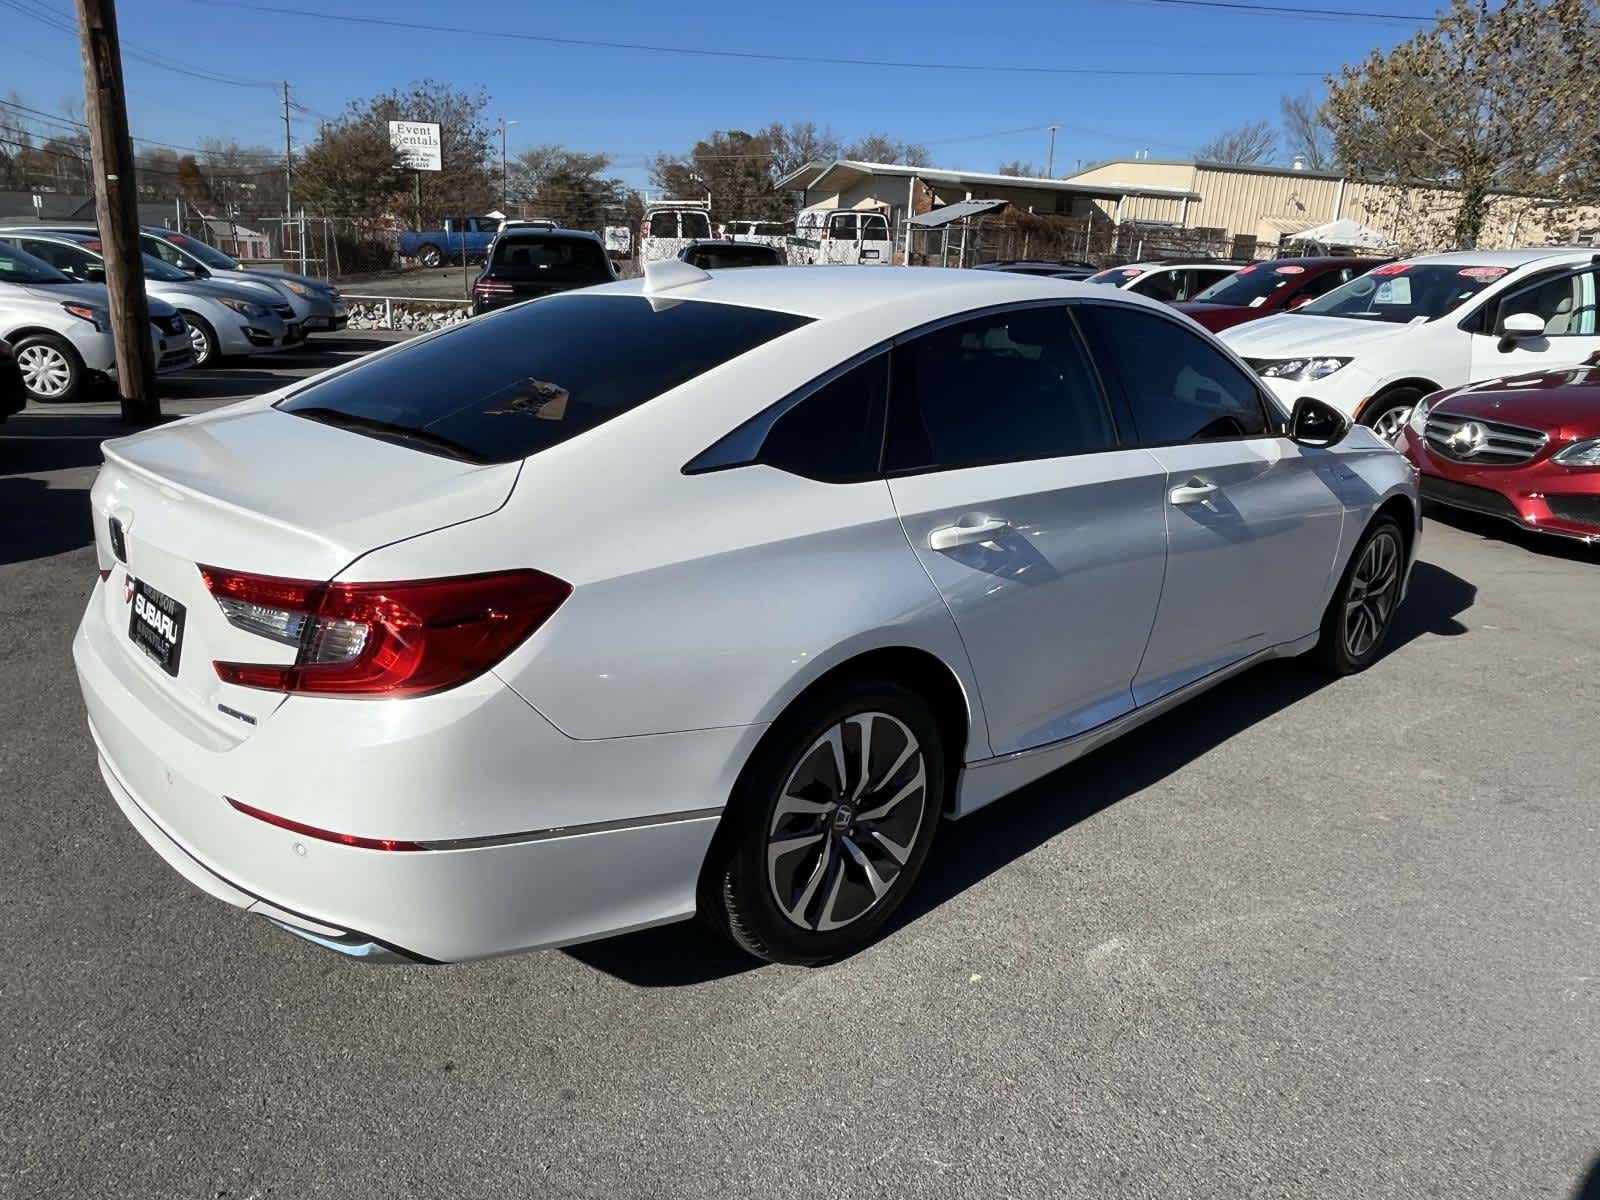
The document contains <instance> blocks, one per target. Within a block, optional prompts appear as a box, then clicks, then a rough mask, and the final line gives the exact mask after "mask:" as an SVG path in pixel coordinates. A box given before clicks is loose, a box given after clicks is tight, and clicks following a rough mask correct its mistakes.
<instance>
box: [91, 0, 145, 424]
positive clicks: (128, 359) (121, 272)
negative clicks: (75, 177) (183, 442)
mask: <svg viewBox="0 0 1600 1200" xmlns="http://www.w3.org/2000/svg"><path fill="white" fill-rule="evenodd" d="M77 5H78V35H79V39H80V40H81V42H82V44H83V90H84V99H85V101H86V103H87V107H88V112H87V113H86V115H87V117H88V119H89V144H90V148H91V151H92V153H93V155H94V210H95V219H96V221H97V222H98V223H99V227H100V243H101V254H102V255H103V257H104V258H105V266H106V291H107V292H108V293H109V294H110V297H111V335H112V341H113V342H114V343H115V346H116V354H117V391H118V393H119V394H120V396H121V398H122V417H123V420H125V421H128V422H130V423H131V424H135V425H149V424H152V423H154V422H155V421H157V420H159V419H160V417H161V401H160V400H159V399H158V398H157V396H156V360H155V347H154V346H153V345H152V344H151V340H150V334H151V327H150V305H149V302H148V301H147V300H146V298H145V292H144V262H143V260H142V259H141V257H140V250H139V195H138V190H137V187H136V185H135V181H134V174H133V142H132V140H131V139H130V138H129V137H128V104H127V97H126V96H125V95H124V93H123V90H122V50H121V47H120V46H119V44H118V41H117V10H116V3H115V0H77Z"/></svg>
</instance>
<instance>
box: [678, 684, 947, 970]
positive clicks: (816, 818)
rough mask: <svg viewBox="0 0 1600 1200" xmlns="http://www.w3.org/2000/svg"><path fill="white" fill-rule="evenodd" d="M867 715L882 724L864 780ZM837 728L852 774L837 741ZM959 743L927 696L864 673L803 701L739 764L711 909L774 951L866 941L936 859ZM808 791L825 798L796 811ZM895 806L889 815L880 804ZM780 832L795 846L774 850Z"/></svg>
mask: <svg viewBox="0 0 1600 1200" xmlns="http://www.w3.org/2000/svg"><path fill="white" fill-rule="evenodd" d="M862 722H865V723H866V726H867V727H868V728H869V729H870V731H871V732H870V734H869V735H868V742H869V746H870V750H869V751H868V754H867V760H868V771H867V782H866V785H865V786H861V785H859V783H858V781H859V779H860V756H861V748H862V746H861V743H862V735H861V729H862V727H863V726H862ZM835 731H838V733H839V748H840V750H841V751H842V754H843V759H844V762H845V768H846V778H845V779H844V780H843V781H839V780H838V771H837V766H836V765H835V764H836V762H837V761H838V759H837V758H836V756H835V754H834V751H833V748H832V747H833V743H832V741H830V740H829V739H830V736H831V735H833V734H834V732H835ZM912 743H914V744H912ZM908 745H909V749H908ZM948 749H949V748H947V747H946V746H945V745H944V743H943V741H942V739H941V737H940V733H939V725H938V722H937V721H936V720H935V719H934V716H933V713H932V711H931V710H930V709H929V708H928V705H927V703H926V702H925V701H923V699H922V698H921V697H920V696H918V695H917V694H916V693H915V692H912V691H910V690H908V689H906V688H905V687H902V686H901V685H900V684H897V683H892V682H889V681H887V680H861V681H857V682H852V683H848V684H841V685H840V686H839V687H837V688H831V689H828V690H827V691H826V692H823V693H819V694H817V695H814V696H810V697H807V698H805V699H803V700H801V701H800V702H799V703H798V704H797V705H796V706H795V707H794V708H791V709H790V710H789V711H788V712H787V713H785V714H784V715H783V716H782V717H781V718H780V719H779V720H778V721H777V722H776V723H775V724H774V725H773V727H772V729H771V731H770V732H769V733H768V734H767V736H766V737H765V738H764V739H763V740H762V742H761V744H760V746H759V747H757V749H756V752H755V754H754V755H753V756H752V758H751V760H750V762H749V764H748V765H747V766H746V768H745V770H744V773H743V774H742V775H741V776H740V780H739V783H738V786H737V787H736V788H735V790H734V795H733V797H732V799H731V801H730V803H729V805H728V811H727V813H726V815H725V816H724V817H723V824H722V827H721V828H720V829H719V830H718V834H717V838H716V841H715V842H714V843H713V847H712V852H711V856H710V858H709V859H708V861H707V864H706V870H705V872H704V874H703V876H702V886H701V912H702V915H703V916H705V917H706V918H707V919H708V920H709V921H710V922H711V923H712V924H713V925H714V926H716V927H717V928H718V929H719V930H720V931H721V932H723V933H724V934H726V935H727V936H728V937H730V938H732V939H733V941H734V943H735V944H736V945H738V946H739V947H741V948H742V949H744V950H745V951H747V952H748V953H750V954H753V955H755V956H756V957H757V958H762V959H766V960H768V961H769V962H781V963H794V964H798V965H803V966H813V965H816V964H819V963H825V962H832V961H834V960H836V959H839V958H843V957H846V956H847V955H850V954H853V953H855V952H856V951H857V950H860V949H861V948H862V947H863V946H865V945H867V944H868V943H869V942H870V941H871V940H872V939H873V937H874V936H875V935H876V934H877V932H878V930H879V929H880V928H882V926H883V923H884V922H885V921H887V920H888V919H889V918H890V916H892V915H893V913H894V911H895V910H896V909H897V908H898V907H899V906H900V903H901V902H902V901H903V900H904V899H905V897H906V895H907V893H909V892H910V891H911V888H912V887H913V886H914V884H915V883H916V878H917V876H918V874H919V873H920V872H921V870H922V865H923V863H924V862H925V861H926V860H927V857H928V849H929V847H930V846H932V845H933V838H934V834H935V833H936V832H937V829H938V824H939V819H940V816H941V814H942V812H943V808H944V799H945V788H946V780H947V772H946V766H945V763H946V758H947V756H948ZM907 754H909V755H910V757H909V758H906V757H903V756H904V755H907ZM891 768H893V769H892V770H891ZM919 771H920V779H921V787H920V792H919V791H918V790H917V788H916V784H917V780H918V778H919V774H918V773H919ZM880 772H881V773H882V777H881V778H878V779H876V780H875V779H874V778H873V776H874V774H876V773H880ZM796 780H800V781H801V783H799V784H798V785H796V782H795V781H796ZM841 782H842V786H836V785H838V784H840V783H841ZM791 785H794V786H791ZM802 792H804V797H802V795H801V793H802ZM786 793H787V794H786ZM896 796H901V797H903V798H901V799H900V800H898V802H895V800H894V798H895V797H896ZM806 797H810V798H806ZM830 797H838V798H839V799H830ZM797 802H798V803H799V804H802V805H807V806H813V805H821V806H823V807H824V809H825V811H821V812H812V811H796V810H795V805H796V803H797ZM780 804H781V805H782V806H783V809H784V810H785V811H780ZM886 805H887V806H890V807H889V808H888V809H887V811H885V812H884V815H883V816H882V817H881V818H871V817H870V814H871V813H873V812H877V811H882V810H883V809H884V806H886ZM841 814H843V815H841ZM778 838H781V839H788V840H791V841H793V842H794V844H795V849H793V850H791V851H790V852H789V853H788V854H781V853H780V854H778V855H774V856H771V861H770V862H769V849H770V847H771V846H772V845H773V842H774V839H778ZM897 839H899V840H897ZM901 854H903V855H904V858H903V860H902V859H901V858H900V855H901ZM891 872H892V874H891ZM879 885H882V887H881V890H880V887H879ZM780 888H781V889H782V890H783V892H784V894H785V895H786V896H787V897H788V900H787V903H786V904H783V903H780V901H779V890H780ZM795 914H798V915H795ZM830 925H831V926H832V927H831V928H823V927H824V926H830Z"/></svg>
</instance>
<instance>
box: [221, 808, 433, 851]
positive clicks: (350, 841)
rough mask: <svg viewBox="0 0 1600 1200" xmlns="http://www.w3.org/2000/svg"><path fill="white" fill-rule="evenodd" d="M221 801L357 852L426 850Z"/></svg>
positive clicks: (281, 825) (242, 810)
mask: <svg viewBox="0 0 1600 1200" xmlns="http://www.w3.org/2000/svg"><path fill="white" fill-rule="evenodd" d="M223 799H224V800H226V801H227V802H228V803H229V804H230V805H232V806H233V807H234V808H235V809H236V810H237V811H239V812H242V813H243V814H244V815H245V816H247V817H254V818H255V819H256V820H258V821H265V822H266V823H267V824H268V825H276V826H277V827H278V828H279V829H287V830H288V831H289V832H290V833H298V834H303V835H304V836H306V837H313V838H319V839H321V840H322V841H324V842H338V843H339V844H340V845H341V846H354V847H356V848H357V849H359V850H426V849H427V847H426V846H424V845H423V844H422V843H421V842H403V841H400V840H398V839H397V838H373V837H359V836H358V835H356V834H353V833H335V832H334V831H333V830H331V829H318V828H317V827H316V826H315V825H307V824H305V823H304V822H303V821H291V820H290V819H289V818H288V817H280V816H279V815H278V814H277V813H270V812H268V811H267V810H266V809H264V808H256V807H255V806H253V805H250V804H246V803H244V802H243V801H242V800H235V799H234V798H233V797H232V796H224V797H223Z"/></svg>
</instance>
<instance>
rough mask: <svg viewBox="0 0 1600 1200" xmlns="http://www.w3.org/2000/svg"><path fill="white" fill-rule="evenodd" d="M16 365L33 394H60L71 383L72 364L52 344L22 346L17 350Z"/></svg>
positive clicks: (49, 395)
mask: <svg viewBox="0 0 1600 1200" xmlns="http://www.w3.org/2000/svg"><path fill="white" fill-rule="evenodd" d="M17 366H18V367H19V368H20V369H21V370H22V382H23V383H24V384H25V385H26V386H27V388H28V390H29V391H30V392H32V393H33V394H34V395H35V396H47V397H54V396H60V395H62V394H64V393H65V392H66V390H67V388H68V387H69V386H70V385H71V383H72V364H71V363H69V362H68V361H67V356H66V355H64V354H62V353H61V351H59V350H57V349H56V348H55V347H54V346H44V345H33V346H24V347H23V348H22V349H21V350H19V351H17Z"/></svg>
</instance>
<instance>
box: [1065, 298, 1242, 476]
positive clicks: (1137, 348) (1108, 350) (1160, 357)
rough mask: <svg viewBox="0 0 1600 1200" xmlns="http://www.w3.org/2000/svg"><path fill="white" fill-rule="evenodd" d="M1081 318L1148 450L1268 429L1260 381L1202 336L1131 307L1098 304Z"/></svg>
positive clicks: (1097, 356) (1083, 311)
mask: <svg viewBox="0 0 1600 1200" xmlns="http://www.w3.org/2000/svg"><path fill="white" fill-rule="evenodd" d="M1077 312H1078V314H1079V317H1080V318H1081V319H1082V321H1083V323H1084V329H1085V331H1086V332H1087V333H1088V336H1089V340H1090V343H1091V344H1092V345H1093V346H1094V354H1095V359H1096V361H1097V362H1098V363H1099V364H1100V370H1101V372H1102V373H1103V374H1104V375H1105V376H1106V377H1107V378H1108V380H1115V381H1116V382H1117V383H1118V384H1120V386H1121V389H1122V393H1123V395H1124V396H1125V397H1126V398H1127V402H1128V406H1129V408H1131V409H1132V410H1133V419H1134V424H1135V425H1136V427H1137V428H1138V431H1139V440H1140V441H1141V442H1143V443H1144V444H1145V445H1148V446H1163V445H1171V444H1173V443H1177V442H1203V441H1211V440H1215V439H1219V438H1238V437H1254V436H1257V435H1259V434H1263V433H1265V432H1266V431H1267V419H1266V411H1265V409H1264V408H1263V407H1262V404H1261V396H1260V394H1259V393H1258V392H1257V391H1256V385H1255V383H1254V381H1253V380H1251V379H1250V377H1249V376H1248V375H1246V374H1245V373H1244V372H1243V371H1241V370H1240V369H1239V368H1238V367H1236V366H1234V365H1233V363H1231V362H1229V361H1228V359H1227V358H1225V357H1223V355H1222V354H1220V353H1219V352H1218V351H1217V350H1215V349H1214V348H1213V347H1211V346H1209V345H1207V344H1206V342H1204V341H1203V340H1202V339H1201V338H1200V337H1198V336H1197V335H1195V334H1193V333H1190V332H1189V331H1188V330H1187V329H1184V328H1183V327H1182V326H1180V325H1178V324H1177V323H1176V322H1173V321H1168V320H1165V319H1163V318H1162V317H1159V316H1157V315H1155V314H1154V313H1143V312H1138V311H1136V310H1134V309H1131V308H1122V307H1112V306H1110V305H1099V304H1094V305H1084V306H1083V307H1082V308H1080V309H1078V310H1077Z"/></svg>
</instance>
